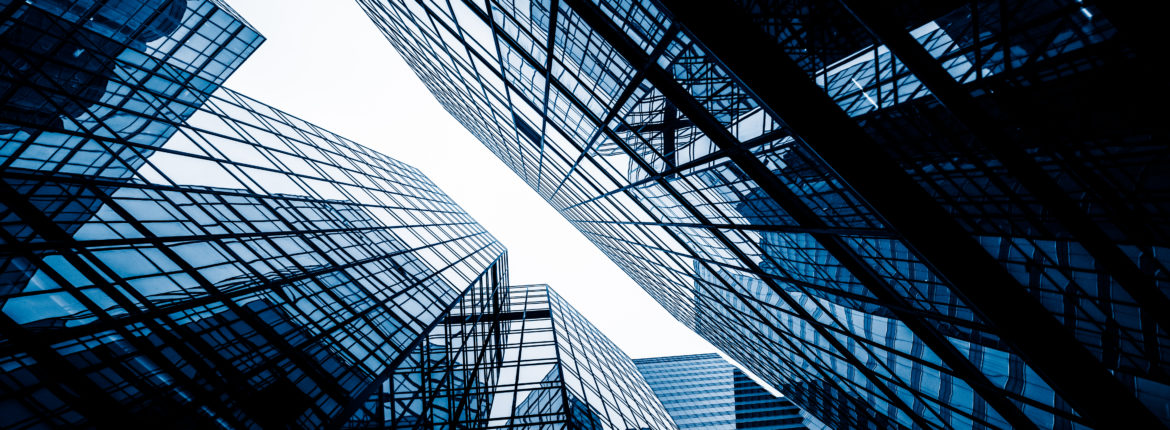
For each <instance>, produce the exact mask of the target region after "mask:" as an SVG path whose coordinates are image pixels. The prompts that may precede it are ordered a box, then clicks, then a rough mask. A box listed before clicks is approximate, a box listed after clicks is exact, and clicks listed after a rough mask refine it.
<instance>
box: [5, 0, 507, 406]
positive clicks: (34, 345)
mask: <svg viewBox="0 0 1170 430" xmlns="http://www.w3.org/2000/svg"><path fill="white" fill-rule="evenodd" d="M0 18H2V25H0V39H2V43H3V45H0V47H2V50H0V66H2V70H0V71H2V74H0V106H2V110H0V112H2V113H3V116H2V117H0V148H2V150H0V269H2V270H3V275H2V276H3V277H2V279H0V281H2V282H0V310H2V314H0V369H3V372H2V373H3V376H0V410H2V411H3V413H0V427H3V428H13V429H17V428H42V427H45V426H54V427H83V428H84V427H99V428H107V427H108V428H163V427H170V426H171V425H173V424H174V423H176V422H181V423H186V424H188V425H191V426H193V427H199V428H209V427H228V428H286V427H302V428H319V427H323V426H336V425H339V424H340V423H341V422H342V421H343V419H344V418H343V417H347V416H349V415H350V414H351V413H352V412H353V411H355V410H357V409H358V408H359V407H360V406H361V404H362V403H363V401H364V400H365V399H366V398H367V397H368V394H369V392H370V391H371V390H373V389H375V388H376V387H378V386H380V385H381V384H382V382H383V381H385V380H386V379H387V378H389V377H390V370H391V369H393V367H394V366H395V365H396V364H397V363H400V362H402V361H403V360H405V359H406V357H407V355H408V354H405V353H406V352H407V351H411V350H413V349H415V347H417V346H418V344H419V343H420V341H421V339H422V338H423V336H422V334H423V333H426V332H427V330H429V329H430V327H432V326H434V325H435V324H436V323H437V322H438V321H439V320H440V315H442V314H443V313H444V312H445V311H446V310H447V309H448V308H450V307H451V306H452V305H453V304H454V303H455V301H456V300H457V298H458V297H459V296H460V295H461V294H465V292H466V291H468V290H469V288H470V289H483V288H487V286H490V285H500V284H503V283H504V282H503V281H502V280H504V279H506V267H505V266H504V264H505V263H504V248H503V247H502V245H500V244H499V243H498V242H497V241H496V240H495V239H494V238H493V237H492V236H491V235H490V234H488V233H487V232H485V231H484V230H483V229H482V228H481V227H480V226H479V225H478V224H477V223H476V222H475V221H474V220H473V219H471V217H470V216H468V215H467V214H466V213H465V212H464V211H463V210H462V209H461V208H460V207H459V206H458V205H456V204H455V203H454V202H452V201H451V200H450V198H448V197H447V196H446V195H445V194H443V192H442V191H441V190H440V189H439V188H438V187H437V186H436V185H435V184H434V183H433V182H431V181H430V180H429V179H427V178H426V177H425V176H424V175H422V174H421V173H420V172H419V171H418V170H417V169H414V168H413V167H410V166H408V165H405V164H403V163H401V162H398V161H397V160H394V159H391V158H389V157H386V156H385V155H382V154H379V153H377V152H374V151H372V150H370V149H369V148H366V147H363V146H361V145H358V144H356V143H354V142H352V141H349V140H346V139H344V138H342V137H340V136H337V135H335V134H333V133H331V132H328V131H326V130H323V129H321V128H319V127H316V126H314V125H312V124H309V123H307V122H305V121H302V120H301V119H299V118H296V117H294V116H291V115H289V114H287V113H284V112H281V111H279V110H276V109H273V108H271V107H269V106H266V105H264V104H262V103H259V102H257V101H255V100H252V99H249V98H247V97H245V96H243V95H241V94H238V93H235V92H233V91H231V90H228V89H226V88H221V87H219V83H220V82H222V81H223V79H224V78H226V77H227V75H228V74H229V73H230V72H231V71H232V70H234V68H235V67H236V66H238V65H239V64H240V62H241V61H243V59H244V58H245V57H246V56H247V55H248V54H249V53H251V52H252V50H253V49H255V48H256V46H257V45H259V43H260V41H261V40H262V39H261V38H260V37H259V35H258V34H257V33H256V32H255V31H253V30H252V29H251V28H249V27H248V26H247V25H246V24H245V23H244V22H243V21H241V20H240V19H239V18H238V17H237V16H236V15H235V13H234V12H231V11H230V10H228V9H226V8H225V7H224V6H223V5H221V4H219V3H218V2H214V1H207V0H191V1H184V0H147V1H141V0H135V1H131V0H124V1H123V0H108V1H97V2H92V1H75V2H65V1H55V0H47V1H37V2H23V1H14V2H4V3H3V6H2V7H0ZM473 287H474V288H473Z"/></svg>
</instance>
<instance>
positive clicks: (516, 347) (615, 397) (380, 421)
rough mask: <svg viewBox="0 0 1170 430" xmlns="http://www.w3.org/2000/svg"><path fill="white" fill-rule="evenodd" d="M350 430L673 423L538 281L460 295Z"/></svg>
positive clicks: (606, 343)
mask: <svg viewBox="0 0 1170 430" xmlns="http://www.w3.org/2000/svg"><path fill="white" fill-rule="evenodd" d="M382 393H384V394H382V395H381V396H376V397H374V399H377V398H381V399H383V401H381V402H378V401H376V400H372V401H371V402H369V403H367V406H366V407H365V408H364V409H363V410H362V411H360V413H358V414H355V415H354V418H353V420H351V423H350V425H349V427H351V428H476V429H493V428H498V429H534V430H535V429H562V428H564V429H599V430H600V429H614V430H624V429H674V428H677V427H675V425H674V422H673V421H671V419H670V416H669V415H667V413H666V411H665V410H664V409H663V407H662V403H660V402H659V401H658V399H657V398H655V396H654V393H653V392H652V391H651V389H650V387H649V386H648V385H646V381H645V380H644V379H643V378H642V376H641V375H640V374H639V373H638V370H637V369H636V368H635V366H634V363H633V361H631V360H630V358H629V357H628V356H626V354H625V353H624V352H622V351H621V350H620V349H618V347H617V346H616V345H614V344H613V342H611V341H610V340H609V339H608V338H606V337H605V335H604V334H602V333H601V332H600V331H598V330H597V328H596V327H594V326H593V324H591V323H590V322H589V321H588V320H586V319H585V318H584V317H583V316H581V314H580V313H578V312H577V310H575V309H573V307H572V306H571V305H569V304H568V303H567V302H566V301H565V299H564V298H562V297H561V296H560V295H558V294H557V293H556V292H555V291H553V290H552V289H551V288H549V286H547V285H517V286H510V287H503V286H501V287H498V288H496V289H495V290H490V291H489V290H477V291H475V293H474V294H469V295H467V296H465V297H463V298H462V299H461V300H460V301H459V302H458V303H457V304H456V306H455V307H454V308H452V310H451V311H450V312H449V313H448V314H447V315H446V316H445V317H444V318H443V319H442V320H441V322H440V323H439V324H438V325H437V326H436V327H435V328H434V329H433V330H432V331H431V332H430V334H429V335H428V336H427V341H425V342H423V343H422V345H421V347H420V348H419V349H416V350H415V351H414V352H413V353H412V354H411V355H410V358H409V359H408V360H407V361H406V362H404V364H403V365H402V366H400V367H399V368H398V371H397V372H396V373H395V375H394V377H393V378H390V379H388V380H387V381H386V382H385V383H384V384H383V386H382Z"/></svg>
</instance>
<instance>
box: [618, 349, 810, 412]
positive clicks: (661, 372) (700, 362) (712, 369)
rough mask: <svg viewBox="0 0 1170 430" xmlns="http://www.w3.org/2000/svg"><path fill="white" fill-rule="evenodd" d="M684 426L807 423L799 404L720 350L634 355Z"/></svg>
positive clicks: (651, 382) (644, 373) (647, 377)
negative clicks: (766, 385) (760, 381)
mask: <svg viewBox="0 0 1170 430" xmlns="http://www.w3.org/2000/svg"><path fill="white" fill-rule="evenodd" d="M634 364H635V365H637V366H638V371H639V372H641V373H642V376H643V377H645V378H646V383H648V384H650V388H652V389H654V395H656V396H658V399H659V400H661V401H662V405H663V406H665V407H666V411H667V412H669V413H670V416H671V418H674V422H675V424H678V427H679V428H680V429H707V430H719V429H737V428H754V429H769V430H783V429H804V428H805V426H804V424H803V422H804V418H803V417H802V416H801V414H800V409H799V408H797V407H796V405H793V404H792V402H790V401H788V400H786V399H784V398H782V397H776V396H774V395H773V394H772V393H769V392H768V390H766V389H764V388H763V387H761V386H760V385H759V384H757V383H756V382H755V381H753V380H752V379H751V377H749V376H747V374H745V373H743V372H742V371H740V370H739V369H737V368H735V366H732V365H731V363H728V362H727V361H724V360H723V359H722V358H720V357H719V355H717V354H696V355H679V356H674V357H656V358H640V359H637V360H634Z"/></svg>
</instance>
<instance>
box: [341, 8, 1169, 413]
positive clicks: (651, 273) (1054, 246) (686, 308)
mask: <svg viewBox="0 0 1170 430" xmlns="http://www.w3.org/2000/svg"><path fill="white" fill-rule="evenodd" d="M358 3H359V4H360V5H362V7H363V8H364V9H365V11H366V13H367V14H368V15H369V16H370V17H371V19H372V20H373V21H374V23H375V24H376V25H377V26H378V27H379V28H381V29H382V31H383V33H384V34H385V35H386V37H387V39H388V40H389V41H390V42H391V43H392V44H393V45H394V46H395V48H396V49H397V50H398V51H399V52H400V53H401V54H402V56H403V57H404V58H405V59H406V61H407V62H408V63H409V64H410V65H411V66H412V67H413V68H414V70H415V71H416V73H417V75H418V76H419V77H420V78H421V79H422V80H423V81H424V82H425V83H426V84H427V86H428V88H429V89H430V90H431V91H432V92H433V93H434V94H435V96H436V98H437V99H438V100H439V101H440V102H441V103H443V105H444V106H445V107H446V108H447V110H448V111H449V112H450V113H451V114H452V115H453V116H454V117H456V118H457V119H458V120H459V121H461V122H462V123H463V124H464V125H465V127H466V128H467V129H468V130H469V131H471V132H472V133H473V134H474V135H476V136H477V137H478V138H479V140H481V141H482V142H483V143H484V144H485V145H486V146H487V147H488V148H490V149H491V150H492V151H493V152H494V153H495V154H496V155H497V156H498V157H499V158H500V159H501V160H502V161H503V162H504V163H505V164H507V165H508V166H509V167H510V168H512V169H513V170H514V171H515V172H516V173H517V174H518V175H519V176H520V177H521V178H522V179H523V180H525V181H526V182H527V183H528V184H529V185H530V186H531V187H532V188H533V189H534V190H535V191H536V192H537V193H538V194H540V195H541V196H542V197H543V198H545V199H546V200H547V201H548V202H549V203H550V204H552V205H553V206H554V207H555V208H556V209H557V210H558V211H560V212H561V213H562V214H563V215H564V216H565V218H567V219H568V220H569V221H570V222H572V223H573V224H574V225H575V226H576V227H577V228H578V229H579V230H580V231H581V232H582V233H583V234H585V236H586V237H588V238H589V239H590V240H591V241H593V242H594V243H595V244H596V245H597V246H598V247H599V248H600V249H601V250H602V251H604V252H605V253H606V254H607V255H608V256H609V257H610V258H611V259H612V260H613V261H614V262H616V263H617V264H618V265H619V266H621V267H622V268H623V269H624V270H625V271H626V273H628V274H629V275H630V276H631V277H632V278H633V279H634V280H636V281H637V282H638V283H639V284H641V286H642V287H643V288H644V289H646V291H647V292H649V293H650V294H651V296H653V297H654V298H655V299H656V300H657V301H658V302H660V303H661V304H662V305H663V306H664V307H666V308H667V309H668V310H669V311H670V312H671V313H672V314H674V315H675V317H676V318H678V319H679V320H680V321H682V322H683V323H685V324H687V325H689V326H690V327H692V328H693V329H694V330H695V331H696V332H698V333H699V334H700V335H702V336H704V337H705V338H706V339H708V340H709V341H711V342H712V343H713V344H714V345H716V346H717V347H719V348H720V349H722V350H723V351H724V352H726V353H727V354H728V355H729V356H731V357H733V358H735V360H736V361H737V362H739V363H742V364H743V365H745V366H746V367H747V368H749V369H750V370H751V371H752V372H753V373H754V374H756V375H759V376H760V377H761V378H763V379H765V380H766V381H767V382H769V383H770V384H771V385H773V386H775V387H776V388H778V389H779V390H780V391H782V392H783V393H785V394H786V395H787V398H789V399H791V400H792V401H793V402H794V403H796V404H798V405H799V406H801V408H802V409H803V410H805V411H806V412H808V413H810V414H811V415H813V416H816V417H818V418H819V419H820V420H822V421H824V423H825V424H827V425H829V426H831V427H834V428H1009V427H1010V428H1084V427H1099V428H1100V427H1111V426H1114V425H1116V424H1117V423H1122V422H1124V423H1133V424H1131V425H1132V426H1134V427H1140V428H1165V427H1166V426H1167V424H1168V423H1170V413H1168V412H1167V411H1170V407H1168V405H1170V378H1168V377H1167V375H1170V372H1168V371H1167V370H1170V365H1168V363H1167V361H1166V360H1165V359H1164V357H1165V356H1166V354H1165V350H1166V345H1168V344H1170V337H1168V333H1170V329H1167V327H1170V298H1168V297H1167V286H1168V285H1170V283H1168V280H1170V278H1167V274H1168V273H1170V271H1167V270H1166V268H1167V267H1170V263H1168V261H1170V260H1168V259H1167V249H1170V222H1168V220H1170V218H1168V217H1167V214H1168V213H1170V212H1168V208H1170V204H1168V200H1167V198H1166V197H1167V196H1168V195H1170V194H1167V190H1168V188H1167V184H1170V180H1168V177H1167V175H1166V173H1165V172H1170V146H1168V145H1166V144H1165V142H1166V141H1167V140H1168V137H1170V131H1168V128H1167V127H1166V126H1165V124H1164V121H1162V120H1161V119H1159V115H1157V114H1155V113H1154V111H1153V110H1150V109H1145V108H1141V107H1138V106H1140V105H1142V104H1143V103H1141V101H1142V100H1147V99H1149V100H1161V99H1163V98H1164V97H1166V96H1167V95H1170V94H1167V91H1168V90H1167V87H1166V86H1165V85H1150V84H1149V83H1152V82H1160V78H1158V76H1159V74H1158V72H1157V71H1158V70H1159V68H1158V67H1157V66H1156V63H1157V60H1158V59H1160V56H1159V54H1158V52H1159V51H1158V49H1159V47H1158V46H1157V45H1158V44H1157V43H1155V41H1159V40H1161V39H1162V37H1161V36H1160V35H1159V34H1157V32H1156V30H1155V29H1157V28H1160V23H1158V22H1157V19H1156V18H1152V17H1155V16H1159V14H1157V13H1150V11H1147V10H1145V9H1144V8H1142V7H1139V6H1137V5H1128V4H1121V3H1119V2H1078V1H1054V0H1010V1H1008V0H1003V1H947V2H937V1H917V0H889V1H876V2H875V1H868V2H867V1H854V0H836V1H812V0H758V1H757V0H727V1H721V2H717V3H716V4H712V3H711V2H687V1H678V0H634V1H608V0H595V1H589V0H553V1H540V0H533V1H509V0H490V1H486V2H470V1H452V2H444V3H425V2H424V3H419V2H410V1H398V0H358Z"/></svg>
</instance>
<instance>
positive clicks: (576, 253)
mask: <svg viewBox="0 0 1170 430" xmlns="http://www.w3.org/2000/svg"><path fill="white" fill-rule="evenodd" d="M228 3H229V4H230V5H231V6H232V8H234V9H235V10H236V11H237V12H239V14H240V15H242V16H243V18H244V19H245V20H247V21H248V22H249V23H251V24H252V25H253V26H254V27H255V28H256V29H257V30H259V31H260V33H261V34H263V35H264V36H265V37H266V38H267V41H266V42H264V44H263V45H262V46H261V47H260V49H259V50H258V51H256V53H254V54H253V55H252V56H251V57H250V58H249V59H248V60H247V61H245V62H244V64H243V66H242V67H240V69H239V70H237V71H236V72H235V74H233V75H232V76H231V77H230V78H229V79H228V81H227V83H226V86H227V87H229V88H232V89H234V90H237V91H239V92H242V93H244V94H247V95H248V96H251V97H253V98H255V99H257V100H260V101H262V102H265V103H267V104H269V105H272V106H274V107H276V108H278V109H280V110H283V111H286V112H289V113H291V114H293V115H296V116H298V117H300V118H301V119H304V120H306V121H309V122H311V123H314V124H317V125H318V126H321V127H324V128H325V129H328V130H330V131H332V132H334V133H337V134H339V135H342V136H345V137H347V138H349V139H351V140H354V141H356V142H358V143H360V144H362V145H365V146H367V147H370V148H373V149H375V150H377V151H379V152H382V153H384V154H386V155H389V156H391V157H394V158H395V159H398V160H401V161H403V162H406V163H408V164H410V165H412V166H415V167H417V168H419V169H420V170H422V171H423V173H425V174H426V175H427V176H428V177H430V178H431V180H432V181H434V182H435V183H436V184H438V185H439V187H440V188H442V189H443V190H444V191H446V192H447V194H448V195H450V196H451V198H452V199H453V200H455V202H456V203H458V204H459V205H460V206H462V207H463V208H464V209H465V210H466V211H467V212H468V213H469V214H471V216H472V217H474V218H475V219H476V220H477V221H479V223H480V224H482V225H483V226H484V228H486V229H487V230H488V231H489V232H491V233H492V235H494V236H495V237H496V239H498V240H500V241H501V242H502V243H503V244H504V246H506V247H507V248H508V259H509V276H510V278H511V282H512V284H515V285H522V284H549V285H551V286H552V287H553V289H555V290H556V291H557V292H558V293H560V294H561V295H562V296H563V297H565V298H566V299H567V300H568V301H569V303H571V304H572V305H573V306H574V307H575V308H577V310H578V311H580V312H581V313H582V314H583V315H584V316H585V317H586V318H588V319H589V320H590V321H592V322H593V324H594V325H596V326H597V327H598V328H599V329H600V330H601V331H602V332H604V333H605V334H606V336H608V337H609V338H610V339H611V340H613V341H614V342H615V343H616V344H617V345H618V347H620V348H622V349H623V350H625V352H626V353H627V354H629V355H630V356H631V357H633V358H644V357H658V356H668V355H681V354H698V353H706V352H716V350H715V348H714V347H712V346H711V345H710V344H709V343H707V342H706V341H705V340H703V339H702V338H700V337H699V336H698V335H696V334H694V333H693V332H691V331H690V329H688V328H686V327H685V326H683V325H682V324H681V323H679V322H678V321H677V320H675V319H674V317H672V316H671V315H670V314H669V313H667V312H666V310H664V309H663V308H662V307H661V306H660V305H658V303H657V302H655V301H654V299H652V298H650V296H649V295H647V294H646V292H645V291H643V290H642V289H641V287H639V286H638V285H637V284H635V283H634V281H633V280H631V279H630V278H629V277H628V276H626V274H625V273H624V272H622V270H621V269H619V268H618V267H617V266H616V265H615V264H614V263H613V262H611V261H610V260H609V259H608V258H607V257H606V256H605V255H604V254H602V253H601V251H600V250H598V249H597V247H595V246H594V245H593V244H592V243H591V242H589V241H588V240H587V239H586V238H585V236H583V235H582V234H581V233H580V232H578V231H577V230H576V229H575V228H573V227H572V226H571V225H570V224H569V222H568V221H565V219H564V218H563V217H561V215H560V214H559V213H557V212H556V211H555V210H553V209H552V207H551V206H550V205H549V204H548V203H546V202H545V201H544V200H543V199H541V198H540V196H538V195H537V194H536V192H534V191H532V189H531V188H529V187H528V185H527V184H525V183H524V182H523V181H521V180H520V178H519V177H518V176H516V174H515V173H513V172H512V171H511V170H510V169H508V168H507V167H506V166H505V165H504V164H503V163H502V162H501V161H500V160H499V159H498V158H496V156H495V155H494V154H492V153H491V152H490V151H488V149H487V148H486V147H485V146H483V144H481V143H480V142H479V141H478V140H476V138H475V137H473V136H472V135H471V134H470V133H468V132H467V130H465V129H464V128H463V126H462V125H460V124H459V122H457V121H455V119H454V118H452V117H451V116H450V115H449V114H448V113H447V111H445V110H443V108H442V107H441V106H440V105H439V103H438V102H437V101H436V100H435V99H434V97H433V96H432V95H431V93H430V92H429V91H427V89H426V87H425V86H424V85H423V84H422V82H421V81H420V80H419V79H418V77H417V76H415V74H414V72H413V71H411V69H410V68H409V67H408V66H407V65H406V63H405V62H404V61H403V60H402V58H401V57H400V56H399V55H398V52H397V51H395V50H394V48H393V46H391V45H390V42H388V41H386V40H385V39H384V38H383V36H382V34H381V33H380V32H379V31H378V29H377V27H375V26H374V24H373V23H372V22H370V20H369V18H367V17H366V15H365V14H364V13H363V12H362V11H361V9H360V8H359V7H358V6H357V3H356V2H354V1H352V0H329V1H323V0H230V1H229V2H228Z"/></svg>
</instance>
